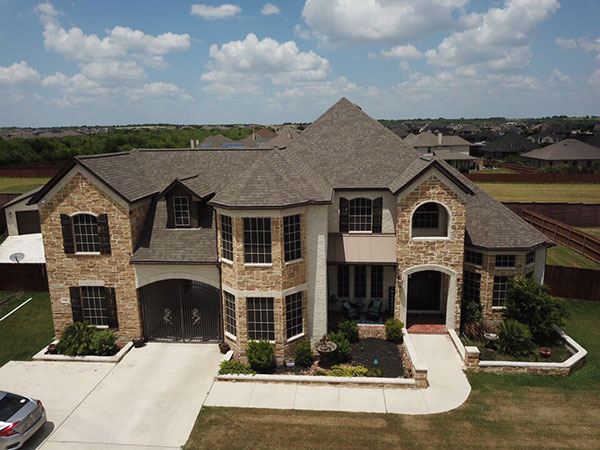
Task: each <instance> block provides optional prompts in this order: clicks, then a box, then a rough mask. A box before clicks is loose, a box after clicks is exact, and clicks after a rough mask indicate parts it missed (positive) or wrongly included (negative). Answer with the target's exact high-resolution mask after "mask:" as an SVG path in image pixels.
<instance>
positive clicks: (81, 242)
mask: <svg viewBox="0 0 600 450" xmlns="http://www.w3.org/2000/svg"><path fill="white" fill-rule="evenodd" d="M60 223H61V227H62V236H63V248H64V251H65V253H67V254H72V253H76V252H77V253H78V252H89V253H102V254H107V255H108V254H110V231H109V225H108V215H106V214H100V215H99V216H98V217H96V216H94V215H93V214H76V215H74V216H68V215H66V214H61V215H60Z"/></svg>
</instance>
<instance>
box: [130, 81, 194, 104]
mask: <svg viewBox="0 0 600 450" xmlns="http://www.w3.org/2000/svg"><path fill="white" fill-rule="evenodd" d="M127 95H128V96H129V98H131V99H132V100H147V99H152V98H163V99H164V98H172V99H178V100H184V101H193V98H192V97H190V96H189V95H188V94H186V93H185V91H184V90H183V89H181V88H180V87H179V86H177V85H175V84H172V83H165V82H162V81H159V82H156V83H146V84H144V85H143V86H140V87H138V88H132V89H128V90H127Z"/></svg>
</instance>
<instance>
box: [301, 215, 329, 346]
mask: <svg viewBox="0 0 600 450" xmlns="http://www.w3.org/2000/svg"><path fill="white" fill-rule="evenodd" d="M327 209H328V207H327V205H318V206H317V205H315V206H307V207H306V269H307V272H308V274H307V302H308V332H309V333H310V340H311V342H312V343H313V345H314V344H315V343H316V342H317V341H318V340H319V339H321V338H322V337H323V335H324V334H325V333H327V212H328V211H327Z"/></svg>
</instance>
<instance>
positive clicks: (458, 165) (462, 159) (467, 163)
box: [433, 149, 483, 173]
mask: <svg viewBox="0 0 600 450" xmlns="http://www.w3.org/2000/svg"><path fill="white" fill-rule="evenodd" d="M433 154H434V155H435V156H437V157H438V158H439V159H441V160H443V161H446V162H447V163H448V164H450V165H451V166H452V167H454V168H455V169H456V170H458V171H459V172H466V173H468V172H469V170H479V169H481V168H482V167H483V161H482V160H481V159H479V158H475V157H474V156H470V155H466V154H464V153H460V152H451V151H449V150H437V149H434V150H433Z"/></svg>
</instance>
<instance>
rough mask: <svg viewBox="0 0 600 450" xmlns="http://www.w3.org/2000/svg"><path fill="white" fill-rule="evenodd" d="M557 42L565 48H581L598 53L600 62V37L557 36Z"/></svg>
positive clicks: (597, 57)
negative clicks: (572, 37) (571, 37)
mask: <svg viewBox="0 0 600 450" xmlns="http://www.w3.org/2000/svg"><path fill="white" fill-rule="evenodd" d="M556 43H557V44H558V45H559V46H560V47H562V48H564V49H565V50H573V49H581V50H583V51H585V52H587V53H593V54H595V55H596V61H598V62H600V38H596V39H590V38H589V36H582V37H580V38H577V39H567V38H563V37H559V38H556Z"/></svg>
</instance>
